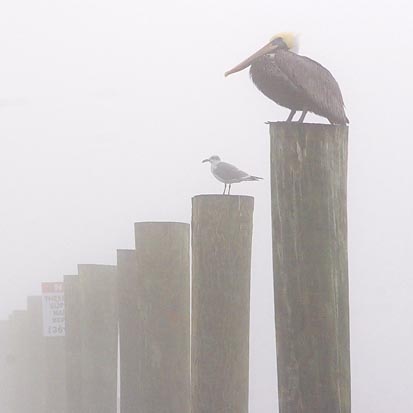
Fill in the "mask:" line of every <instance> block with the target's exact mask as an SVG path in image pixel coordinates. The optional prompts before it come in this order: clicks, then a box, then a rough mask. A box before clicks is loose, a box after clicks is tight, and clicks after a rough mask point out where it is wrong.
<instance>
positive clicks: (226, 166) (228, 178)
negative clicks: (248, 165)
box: [202, 155, 262, 195]
mask: <svg viewBox="0 0 413 413" xmlns="http://www.w3.org/2000/svg"><path fill="white" fill-rule="evenodd" d="M202 162H209V163H210V164H211V172H212V175H214V176H215V178H216V179H218V181H220V182H222V183H223V184H225V186H224V192H223V193H222V195H224V194H225V191H226V189H227V185H229V188H228V195H230V192H231V185H232V184H237V183H239V182H244V181H259V180H260V179H262V178H260V177H258V176H254V175H249V174H247V173H246V172H244V171H241V170H240V169H238V168H237V167H236V166H234V165H231V164H230V163H227V162H222V161H221V158H220V157H219V156H216V155H213V156H211V157H209V158H208V159H204V160H203V161H202Z"/></svg>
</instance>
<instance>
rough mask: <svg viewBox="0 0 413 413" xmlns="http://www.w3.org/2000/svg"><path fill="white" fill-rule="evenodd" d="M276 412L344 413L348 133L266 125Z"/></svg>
mask: <svg viewBox="0 0 413 413" xmlns="http://www.w3.org/2000/svg"><path fill="white" fill-rule="evenodd" d="M270 132H271V189H272V222H273V263H274V294H275V325H276V338H277V340H276V342H277V366H278V387H279V410H280V413H350V410H351V407H350V344H349V297H348V294H349V292H348V264H347V205H346V203H347V199H346V193H347V139H348V128H347V127H346V126H331V125H318V124H296V123H285V122H279V123H272V124H271V125H270Z"/></svg>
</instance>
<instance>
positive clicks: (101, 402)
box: [78, 264, 118, 413]
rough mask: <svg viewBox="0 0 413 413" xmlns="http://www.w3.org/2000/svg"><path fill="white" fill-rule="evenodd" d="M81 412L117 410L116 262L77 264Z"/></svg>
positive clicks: (108, 412)
mask: <svg viewBox="0 0 413 413" xmlns="http://www.w3.org/2000/svg"><path fill="white" fill-rule="evenodd" d="M78 272H79V277H80V294H81V308H82V315H81V337H82V348H81V365H82V369H81V386H82V410H81V412H82V413H116V409H117V361H118V304H117V285H116V279H117V274H116V266H112V265H88V264H86V265H79V266H78Z"/></svg>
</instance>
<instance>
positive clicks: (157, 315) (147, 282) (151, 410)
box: [135, 222, 190, 413]
mask: <svg viewBox="0 0 413 413" xmlns="http://www.w3.org/2000/svg"><path fill="white" fill-rule="evenodd" d="M135 247H136V266H137V278H138V288H137V294H138V295H137V302H138V305H139V311H138V315H139V321H138V322H139V325H140V326H141V331H140V334H141V337H142V338H143V340H142V342H141V344H139V346H142V347H141V349H140V352H139V360H138V363H139V371H138V391H139V392H142V393H141V395H140V396H139V398H140V399H139V408H138V410H137V411H139V412H142V413H161V412H165V413H166V412H168V413H189V411H190V369H189V366H190V336H189V331H190V319H189V314H190V306H189V305H190V304H189V303H190V301H189V300H190V287H189V286H190V278H189V225H188V224H183V223H177V222H139V223H136V224H135Z"/></svg>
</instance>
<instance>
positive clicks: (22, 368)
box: [9, 310, 30, 413]
mask: <svg viewBox="0 0 413 413" xmlns="http://www.w3.org/2000/svg"><path fill="white" fill-rule="evenodd" d="M9 323H10V334H11V352H10V356H9V361H10V363H11V364H12V366H13V368H12V377H11V390H12V394H11V396H10V397H11V400H10V404H11V409H10V411H11V412H12V413H27V412H29V411H30V399H29V392H28V383H29V379H28V377H29V374H30V373H29V363H28V355H29V348H28V315H27V311H25V310H16V311H13V313H12V314H11V315H10V319H9Z"/></svg>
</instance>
